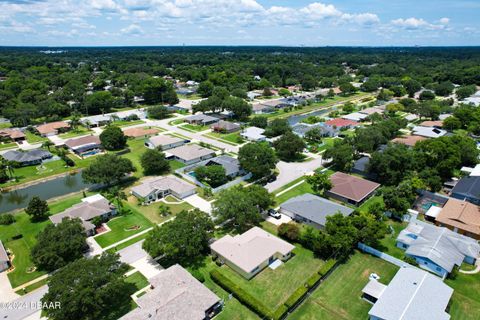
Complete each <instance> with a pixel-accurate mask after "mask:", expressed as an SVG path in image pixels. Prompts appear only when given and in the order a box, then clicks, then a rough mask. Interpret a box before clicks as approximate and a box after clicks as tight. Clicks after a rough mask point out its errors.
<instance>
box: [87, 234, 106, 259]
mask: <svg viewBox="0 0 480 320" xmlns="http://www.w3.org/2000/svg"><path fill="white" fill-rule="evenodd" d="M87 244H88V247H89V250H88V252H87V253H86V254H85V256H86V257H87V258H91V257H93V256H96V255H99V254H102V252H103V250H102V247H100V245H99V244H98V243H97V241H95V239H94V238H93V237H88V238H87Z"/></svg>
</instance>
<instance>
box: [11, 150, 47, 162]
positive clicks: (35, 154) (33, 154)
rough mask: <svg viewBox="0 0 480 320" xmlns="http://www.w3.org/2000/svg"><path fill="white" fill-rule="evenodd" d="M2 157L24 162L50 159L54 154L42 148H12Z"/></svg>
mask: <svg viewBox="0 0 480 320" xmlns="http://www.w3.org/2000/svg"><path fill="white" fill-rule="evenodd" d="M2 157H3V158H4V159H5V160H8V161H16V162H20V163H24V162H32V161H41V160H44V159H48V158H51V157H52V154H51V153H50V152H48V151H46V150H42V149H35V150H30V151H18V150H10V151H7V152H5V153H4V154H3V155H2Z"/></svg>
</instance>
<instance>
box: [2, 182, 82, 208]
mask: <svg viewBox="0 0 480 320" xmlns="http://www.w3.org/2000/svg"><path fill="white" fill-rule="evenodd" d="M90 187H92V185H91V184H86V183H84V182H83V180H82V175H81V174H80V173H75V174H68V175H65V176H61V177H58V178H55V179H52V180H48V181H45V182H40V183H37V184H34V185H31V186H28V187H25V188H22V189H17V190H12V191H7V192H2V193H0V213H5V212H9V211H11V210H15V209H21V208H25V207H26V206H27V204H28V202H29V201H30V199H31V198H32V197H34V196H38V197H40V198H41V199H43V200H48V199H52V198H56V197H60V196H64V195H67V194H69V193H72V192H78V191H81V190H84V189H87V188H90Z"/></svg>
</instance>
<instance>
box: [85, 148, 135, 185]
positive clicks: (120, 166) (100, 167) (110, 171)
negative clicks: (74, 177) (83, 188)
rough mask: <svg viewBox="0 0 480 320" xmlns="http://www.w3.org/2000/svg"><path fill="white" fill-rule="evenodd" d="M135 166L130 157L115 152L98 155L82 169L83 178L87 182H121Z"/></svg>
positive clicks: (108, 183) (107, 183)
mask: <svg viewBox="0 0 480 320" xmlns="http://www.w3.org/2000/svg"><path fill="white" fill-rule="evenodd" d="M134 171H135V167H134V166H133V164H132V162H131V161H130V160H129V159H126V158H122V157H119V156H117V155H114V154H105V155H101V156H98V157H97V158H96V159H95V160H94V161H93V162H92V163H91V164H90V165H89V166H88V167H87V168H85V169H84V170H83V171H82V178H83V180H84V181H85V182H87V183H100V184H106V185H111V184H114V183H118V182H120V180H121V179H122V178H124V177H125V176H126V175H127V174H129V173H131V172H134Z"/></svg>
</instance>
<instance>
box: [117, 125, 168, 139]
mask: <svg viewBox="0 0 480 320" xmlns="http://www.w3.org/2000/svg"><path fill="white" fill-rule="evenodd" d="M159 132H160V130H158V129H155V128H146V127H141V128H127V129H124V130H123V134H124V135H125V136H127V137H130V138H140V137H148V136H152V135H155V134H157V133H159Z"/></svg>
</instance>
